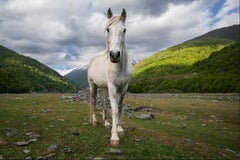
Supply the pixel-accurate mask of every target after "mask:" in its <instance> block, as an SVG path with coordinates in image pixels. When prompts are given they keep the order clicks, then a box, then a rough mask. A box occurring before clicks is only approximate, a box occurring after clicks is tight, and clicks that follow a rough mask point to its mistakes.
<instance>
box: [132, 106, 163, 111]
mask: <svg viewBox="0 0 240 160" xmlns="http://www.w3.org/2000/svg"><path fill="white" fill-rule="evenodd" d="M133 111H134V112H160V111H161V110H160V109H158V108H153V107H148V106H140V107H137V108H134V109H133Z"/></svg>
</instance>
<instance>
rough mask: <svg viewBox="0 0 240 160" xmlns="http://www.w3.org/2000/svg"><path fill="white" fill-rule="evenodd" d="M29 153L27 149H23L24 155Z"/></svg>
mask: <svg viewBox="0 0 240 160" xmlns="http://www.w3.org/2000/svg"><path fill="white" fill-rule="evenodd" d="M30 152H31V151H30V150H28V149H24V150H23V153H26V154H28V153H30Z"/></svg>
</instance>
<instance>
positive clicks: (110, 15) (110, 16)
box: [107, 8, 113, 19]
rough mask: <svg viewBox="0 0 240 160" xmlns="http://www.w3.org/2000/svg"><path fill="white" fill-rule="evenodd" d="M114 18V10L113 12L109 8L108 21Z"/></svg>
mask: <svg viewBox="0 0 240 160" xmlns="http://www.w3.org/2000/svg"><path fill="white" fill-rule="evenodd" d="M112 16H113V13H112V10H111V8H108V11H107V17H108V19H110V18H112Z"/></svg>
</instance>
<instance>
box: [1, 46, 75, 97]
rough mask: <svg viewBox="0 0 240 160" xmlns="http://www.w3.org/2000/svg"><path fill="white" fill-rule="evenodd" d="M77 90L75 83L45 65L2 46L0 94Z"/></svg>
mask: <svg viewBox="0 0 240 160" xmlns="http://www.w3.org/2000/svg"><path fill="white" fill-rule="evenodd" d="M76 90H77V88H76V86H75V85H74V84H73V83H71V82H70V81H68V80H67V79H66V78H64V77H62V76H60V75H59V74H58V73H57V72H55V71H53V70H52V69H50V68H48V67H47V66H45V65H44V64H42V63H39V62H38V61H36V60H34V59H31V58H29V57H25V56H22V55H19V54H17V53H16V52H13V51H11V50H9V49H7V48H5V47H3V46H0V93H27V92H74V91H76Z"/></svg>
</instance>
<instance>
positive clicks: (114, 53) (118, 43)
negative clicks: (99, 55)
mask: <svg viewBox="0 0 240 160" xmlns="http://www.w3.org/2000/svg"><path fill="white" fill-rule="evenodd" d="M107 17H108V23H107V25H106V27H105V32H106V39H107V40H106V44H107V49H108V51H109V52H108V53H109V57H110V61H111V62H112V63H118V62H120V60H121V57H122V54H123V47H125V33H126V26H125V21H126V17H127V13H126V11H125V9H123V10H122V13H121V14H120V15H118V16H113V13H112V11H111V9H110V8H109V9H108V11H107Z"/></svg>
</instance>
